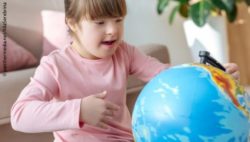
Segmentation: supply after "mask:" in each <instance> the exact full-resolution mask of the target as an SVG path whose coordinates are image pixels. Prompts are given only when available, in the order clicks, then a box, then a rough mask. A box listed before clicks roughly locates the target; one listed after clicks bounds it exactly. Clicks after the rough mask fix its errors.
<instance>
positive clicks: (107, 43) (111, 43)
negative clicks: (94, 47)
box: [101, 40, 116, 46]
mask: <svg viewBox="0 0 250 142" xmlns="http://www.w3.org/2000/svg"><path fill="white" fill-rule="evenodd" d="M115 41H116V40H109V41H102V42H101V44H104V45H108V46H110V45H113V44H114V43H115Z"/></svg>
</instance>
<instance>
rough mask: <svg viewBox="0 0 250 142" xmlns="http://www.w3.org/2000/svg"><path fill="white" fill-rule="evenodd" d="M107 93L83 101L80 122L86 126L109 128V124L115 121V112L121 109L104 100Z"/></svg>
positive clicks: (91, 96)
mask: <svg viewBox="0 0 250 142" xmlns="http://www.w3.org/2000/svg"><path fill="white" fill-rule="evenodd" d="M106 95H107V91H104V92H102V93H99V94H95V95H90V96H88V97H85V98H83V99H82V100H81V109H80V120H81V121H83V122H84V123H86V124H90V125H94V126H98V127H101V128H107V126H108V125H107V123H108V122H109V121H110V120H112V119H113V116H114V113H115V111H118V110H119V109H120V107H119V106H118V105H116V104H114V103H112V102H109V101H106V100H104V99H105V97H106Z"/></svg>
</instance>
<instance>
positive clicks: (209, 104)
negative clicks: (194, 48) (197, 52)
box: [132, 64, 250, 142]
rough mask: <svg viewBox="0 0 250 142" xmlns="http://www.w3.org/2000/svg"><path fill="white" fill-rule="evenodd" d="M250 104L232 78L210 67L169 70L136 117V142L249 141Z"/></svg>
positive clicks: (143, 96)
mask: <svg viewBox="0 0 250 142" xmlns="http://www.w3.org/2000/svg"><path fill="white" fill-rule="evenodd" d="M249 100H250V97H249V96H248V94H247V93H246V92H245V91H244V89H243V87H242V86H240V85H239V84H238V82H237V81H235V80H234V79H233V78H232V77H231V75H229V74H227V73H225V72H223V71H222V70H220V69H217V68H215V67H213V66H209V65H205V64H184V65H179V66H175V67H172V68H170V69H166V70H164V71H162V72H161V73H160V74H158V75H157V76H156V77H154V78H153V79H152V80H151V81H149V82H148V83H147V84H146V85H145V87H144V88H143V89H142V91H141V93H140V94H139V96H138V98H137V100H136V102H135V107H134V110H133V113H132V130H133V135H134V139H135V141H136V142H248V141H249V129H250V123H249V116H250V115H249V110H250V109H249V108H250V107H249Z"/></svg>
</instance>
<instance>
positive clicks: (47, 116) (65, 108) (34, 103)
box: [11, 58, 80, 133]
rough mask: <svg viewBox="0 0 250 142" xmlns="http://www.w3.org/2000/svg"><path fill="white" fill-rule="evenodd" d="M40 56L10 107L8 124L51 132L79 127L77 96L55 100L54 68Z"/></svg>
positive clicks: (19, 128) (24, 130) (33, 130)
mask: <svg viewBox="0 0 250 142" xmlns="http://www.w3.org/2000/svg"><path fill="white" fill-rule="evenodd" d="M49 62H50V61H49V59H48V58H43V59H42V61H41V64H40V66H39V67H38V68H37V70H36V72H35V75H34V77H33V78H31V81H30V83H29V84H28V85H27V86H26V87H25V88H24V89H23V91H22V92H21V94H20V96H19V98H18V99H17V101H16V102H15V103H14V105H13V107H12V109H11V124H12V127H13V128H14V129H15V130H18V131H22V132H31V133H35V132H51V131H58V130H64V129H72V128H79V112H80V99H72V100H67V101H55V100H54V99H53V98H56V97H57V96H58V95H59V91H58V88H59V86H58V83H57V80H56V76H57V70H56V69H54V68H53V66H51V65H50V64H49Z"/></svg>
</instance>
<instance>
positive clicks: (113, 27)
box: [106, 24, 118, 35]
mask: <svg viewBox="0 0 250 142" xmlns="http://www.w3.org/2000/svg"><path fill="white" fill-rule="evenodd" d="M117 29H118V27H117V26H116V25H115V24H109V25H107V28H106V33H107V34H108V35H114V34H116V33H117Z"/></svg>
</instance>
